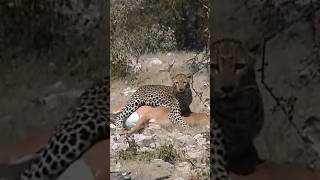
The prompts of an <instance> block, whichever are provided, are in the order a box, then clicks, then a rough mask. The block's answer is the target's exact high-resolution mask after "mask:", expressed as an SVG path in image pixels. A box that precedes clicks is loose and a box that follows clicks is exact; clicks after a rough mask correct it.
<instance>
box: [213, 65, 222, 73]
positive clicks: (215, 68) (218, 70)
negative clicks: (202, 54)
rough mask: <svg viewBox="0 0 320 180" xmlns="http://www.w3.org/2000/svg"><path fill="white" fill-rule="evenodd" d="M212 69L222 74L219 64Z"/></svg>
mask: <svg viewBox="0 0 320 180" xmlns="http://www.w3.org/2000/svg"><path fill="white" fill-rule="evenodd" d="M211 68H212V69H213V70H215V71H217V72H220V68H219V65H218V64H212V65H211Z"/></svg>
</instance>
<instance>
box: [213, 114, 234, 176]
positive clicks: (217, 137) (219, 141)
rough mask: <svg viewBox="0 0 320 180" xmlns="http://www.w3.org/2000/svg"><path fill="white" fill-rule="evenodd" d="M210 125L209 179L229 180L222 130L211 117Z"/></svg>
mask: <svg viewBox="0 0 320 180" xmlns="http://www.w3.org/2000/svg"><path fill="white" fill-rule="evenodd" d="M211 121H212V125H211V130H210V134H211V135H210V136H211V137H210V162H211V166H212V167H211V172H210V179H213V180H230V177H229V175H228V171H227V169H226V165H227V160H228V159H227V152H226V149H225V141H224V136H223V133H222V130H221V129H220V127H219V126H218V124H217V123H216V122H215V121H214V120H213V119H211Z"/></svg>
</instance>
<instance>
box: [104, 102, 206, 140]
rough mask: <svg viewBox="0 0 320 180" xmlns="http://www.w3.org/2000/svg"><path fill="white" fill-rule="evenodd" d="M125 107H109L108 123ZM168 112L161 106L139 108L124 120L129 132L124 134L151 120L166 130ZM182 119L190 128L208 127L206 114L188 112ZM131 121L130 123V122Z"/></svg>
mask: <svg viewBox="0 0 320 180" xmlns="http://www.w3.org/2000/svg"><path fill="white" fill-rule="evenodd" d="M125 105H126V102H123V103H119V105H118V106H119V107H111V114H110V121H111V122H113V118H114V117H115V116H116V113H118V112H121V109H122V108H123V107H124V106H125ZM168 113H169V110H168V109H167V108H165V107H162V106H157V107H151V106H140V107H139V108H138V109H137V110H136V111H135V112H134V114H131V115H130V116H129V118H128V119H127V120H126V128H128V129H129V130H128V131H127V132H126V134H127V135H131V134H133V133H135V132H137V131H139V130H141V129H142V128H143V127H144V125H145V124H148V123H149V121H151V120H153V121H154V122H155V123H156V124H158V125H160V127H163V128H166V127H168V126H170V124H171V123H170V121H169V118H168ZM182 119H183V121H184V122H186V123H187V124H188V125H190V126H201V125H202V126H205V125H210V115H209V114H208V113H195V112H190V113H188V115H183V116H182ZM130 120H131V122H130Z"/></svg>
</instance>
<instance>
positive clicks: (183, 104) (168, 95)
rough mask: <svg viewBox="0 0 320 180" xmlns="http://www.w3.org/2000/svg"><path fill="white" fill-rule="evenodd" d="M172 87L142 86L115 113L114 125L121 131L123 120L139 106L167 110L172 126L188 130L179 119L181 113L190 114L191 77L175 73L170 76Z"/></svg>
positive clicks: (187, 126) (186, 125)
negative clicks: (160, 107)
mask: <svg viewBox="0 0 320 180" xmlns="http://www.w3.org/2000/svg"><path fill="white" fill-rule="evenodd" d="M171 79H172V82H173V83H172V86H165V85H143V86H140V87H139V88H138V89H137V90H136V91H135V92H134V93H133V94H132V95H131V97H130V98H129V101H128V102H127V104H126V105H125V106H124V107H123V108H122V110H121V111H120V112H119V113H117V116H116V118H115V125H116V127H117V128H119V129H122V128H124V127H125V120H126V119H127V118H128V117H129V116H130V115H131V114H132V113H134V112H135V111H136V110H137V109H138V108H139V107H141V106H152V107H157V106H162V107H165V108H168V109H169V113H168V118H169V120H170V121H171V122H172V124H173V125H176V126H178V127H182V128H190V126H189V125H188V124H187V123H185V122H184V121H183V119H182V117H181V115H182V114H183V113H188V112H191V110H190V108H189V107H190V104H191V103H192V91H191V87H190V81H191V75H190V74H183V73H177V74H175V75H171Z"/></svg>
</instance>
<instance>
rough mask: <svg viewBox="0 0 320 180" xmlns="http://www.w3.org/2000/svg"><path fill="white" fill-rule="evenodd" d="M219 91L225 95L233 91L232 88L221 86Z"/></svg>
mask: <svg viewBox="0 0 320 180" xmlns="http://www.w3.org/2000/svg"><path fill="white" fill-rule="evenodd" d="M221 90H222V91H223V92H225V93H231V92H232V91H233V87H232V86H223V87H221Z"/></svg>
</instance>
